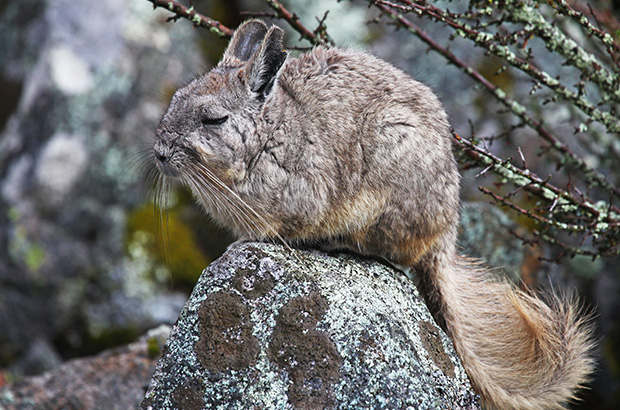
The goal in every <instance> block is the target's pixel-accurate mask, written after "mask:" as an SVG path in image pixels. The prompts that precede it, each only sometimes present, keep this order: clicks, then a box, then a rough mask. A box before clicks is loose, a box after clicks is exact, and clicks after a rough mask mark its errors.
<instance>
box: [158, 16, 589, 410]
mask: <svg viewBox="0 0 620 410" xmlns="http://www.w3.org/2000/svg"><path fill="white" fill-rule="evenodd" d="M154 153H155V155H156V157H157V164H158V166H159V168H160V170H161V171H162V173H163V174H165V175H167V176H173V177H180V178H181V179H182V180H183V181H184V182H185V183H187V185H188V186H189V187H190V188H191V189H192V191H193V192H194V194H195V196H196V197H197V199H198V200H199V201H200V203H201V204H202V205H203V206H204V208H205V209H206V210H207V212H208V213H209V214H210V215H211V216H212V217H213V218H214V219H215V220H216V221H218V222H219V223H221V224H222V225H223V226H225V227H227V228H230V229H231V230H233V231H234V232H235V233H236V234H237V235H238V236H239V237H240V238H242V239H268V238H279V239H282V240H285V241H287V242H291V243H297V242H304V243H315V244H320V245H322V246H327V247H340V248H342V247H344V248H348V249H351V250H353V251H356V252H359V253H362V254H366V255H377V256H381V257H384V258H386V259H388V260H390V261H393V262H395V263H398V264H401V265H406V266H409V267H411V268H412V269H413V270H414V271H415V272H416V275H417V276H418V277H419V278H420V282H421V283H420V285H421V288H422V290H423V291H424V293H425V294H426V297H427V300H428V303H429V306H430V307H431V308H434V310H435V314H436V317H437V319H438V321H439V322H440V323H441V324H442V325H443V326H444V328H445V329H446V330H447V332H448V333H449V334H450V336H451V337H452V339H453V341H454V344H455V346H456V348H457V351H458V353H459V355H460V357H461V359H462V361H463V364H464V366H465V368H466V369H467V372H468V374H469V376H470V378H471V380H472V382H473V384H474V386H475V388H476V389H477V390H478V392H479V393H480V394H481V396H482V397H483V399H484V400H485V403H487V404H488V405H491V406H495V407H497V408H500V409H511V408H514V409H541V408H550V409H551V408H558V407H560V405H561V403H562V402H563V401H565V400H567V399H569V398H570V397H572V394H573V391H574V390H575V389H576V388H577V387H578V386H579V385H580V384H581V383H583V382H584V380H585V378H586V375H587V374H588V373H589V372H590V370H591V361H590V359H589V356H588V350H589V347H590V342H589V332H588V330H587V329H586V328H585V327H584V326H583V324H582V321H581V320H580V319H579V317H578V314H577V309H576V307H575V303H574V301H572V300H560V299H559V298H557V297H552V298H551V301H550V304H545V303H543V302H542V301H541V300H540V299H538V298H536V297H534V296H530V295H527V294H525V293H524V292H522V291H520V290H518V289H516V288H515V287H514V286H513V285H509V284H507V283H503V282H497V281H494V280H492V279H491V277H492V276H491V275H490V274H489V273H488V272H487V271H485V270H484V269H482V268H480V267H477V266H471V265H469V264H468V263H466V262H463V261H462V259H461V258H460V257H459V256H458V255H457V252H456V249H455V243H456V232H455V230H456V226H457V223H458V207H459V200H458V196H459V174H458V170H457V167H456V163H455V160H454V157H453V154H452V151H451V137H450V131H449V124H448V120H447V116H446V114H445V112H444V110H443V108H442V107H441V104H440V102H439V101H438V99H437V97H436V96H435V95H434V94H433V92H432V91H431V90H430V89H429V88H428V87H427V86H425V85H423V84H421V83H419V82H417V81H415V80H413V79H412V78H411V77H409V76H408V75H406V74H405V73H403V72H402V71H400V70H397V69H396V68H394V67H392V66H391V65H389V64H387V63H385V62H383V61H381V60H379V59H377V58H375V57H373V56H371V55H369V54H366V53H362V52H356V51H347V50H341V49H324V48H321V47H317V48H315V49H313V50H312V51H311V52H309V53H306V54H303V55H301V56H300V57H299V58H291V57H288V56H287V55H286V53H284V52H283V51H282V31H281V30H280V29H278V28H277V27H271V28H268V27H267V26H266V25H265V24H264V23H262V22H260V21H256V20H254V21H250V22H247V23H245V24H244V25H242V26H241V27H240V28H239V29H238V30H237V32H236V33H235V36H234V37H233V39H232V40H231V43H230V45H229V47H228V49H227V50H226V53H225V55H224V57H223V58H222V61H221V62H220V64H219V65H218V66H217V67H215V68H214V69H213V70H212V71H210V72H209V73H207V74H205V75H204V76H202V77H200V78H197V79H196V80H194V81H192V82H191V83H190V84H189V85H187V86H186V87H184V88H182V89H180V90H178V91H177V92H176V94H175V95H174V97H173V99H172V102H171V104H170V107H169V108H168V111H167V112H166V114H165V115H164V117H163V119H162V121H161V124H160V126H159V128H158V131H157V138H156V142H155V145H154Z"/></svg>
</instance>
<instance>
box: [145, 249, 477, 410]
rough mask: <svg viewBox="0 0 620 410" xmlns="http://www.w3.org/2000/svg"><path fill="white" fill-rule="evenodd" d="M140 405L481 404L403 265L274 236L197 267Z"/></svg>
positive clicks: (306, 407)
mask: <svg viewBox="0 0 620 410" xmlns="http://www.w3.org/2000/svg"><path fill="white" fill-rule="evenodd" d="M141 408H142V409H173V408H176V409H203V408H204V409H244V410H247V409H304V410H312V409H332V408H333V409H446V408H450V409H478V408H479V406H478V404H477V398H476V396H475V395H474V393H473V392H472V390H471V388H470V385H469V382H468V379H467V376H466V374H465V371H464V370H463V368H462V366H461V364H460V363H459V360H458V358H457V356H456V354H455V352H454V348H453V346H452V343H451V342H450V340H449V338H448V337H447V336H446V335H445V334H444V333H443V332H442V331H441V330H440V329H439V328H438V327H437V325H436V324H435V323H434V321H433V319H432V318H431V315H430V314H429V312H428V310H427V308H426V306H425V304H424V302H423V301H422V300H421V299H420V296H419V295H418V292H417V290H416V289H415V287H414V286H413V285H412V283H411V281H409V280H408V279H407V278H406V277H405V275H404V274H403V273H402V272H400V271H397V270H395V269H392V268H389V267H387V266H385V265H383V264H381V263H379V262H377V261H373V260H365V259H361V258H359V257H356V256H352V255H339V256H338V257H332V256H328V255H325V254H323V253H320V252H316V251H300V250H291V249H288V248H286V247H283V246H279V245H271V244H263V243H245V244H240V245H236V246H234V247H233V248H231V249H230V250H229V251H228V252H227V253H226V254H224V256H222V257H221V258H220V259H218V260H217V261H216V262H214V263H213V264H211V265H210V266H209V267H208V268H207V269H206V270H205V271H204V272H203V274H202V276H201V278H200V280H199V281H198V283H197V285H196V287H195V288H194V291H193V293H192V295H191V297H190V299H189V301H188V302H187V304H186V306H185V308H184V310H183V312H182V313H181V316H180V317H179V320H178V322H177V324H176V325H175V326H174V328H173V329H172V332H171V335H170V337H169V339H168V341H167V343H166V347H165V348H164V353H163V356H162V358H161V359H160V361H159V364H158V366H157V369H156V371H155V374H154V376H153V379H152V380H151V384H150V386H149V389H148V392H147V394H146V396H145V399H144V401H143V402H142V405H141Z"/></svg>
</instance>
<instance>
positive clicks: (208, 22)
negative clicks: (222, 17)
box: [147, 0, 233, 37]
mask: <svg viewBox="0 0 620 410" xmlns="http://www.w3.org/2000/svg"><path fill="white" fill-rule="evenodd" d="M147 1H150V2H151V3H153V8H157V7H161V8H164V9H166V10H168V11H171V12H173V13H174V14H175V15H174V16H173V17H170V18H168V21H176V20H178V19H179V18H185V19H188V20H189V21H191V22H192V23H194V26H196V27H204V28H206V29H209V31H211V32H212V33H213V34H215V35H217V36H219V37H230V36H232V33H233V30H231V29H229V28H228V27H226V26H224V25H223V24H222V23H220V22H219V21H217V20H213V19H211V18H209V17H206V16H203V15H202V14H200V13H197V12H196V10H194V6H192V7H189V8H187V7H185V6H183V5H182V4H179V3H178V2H176V1H165V0H147Z"/></svg>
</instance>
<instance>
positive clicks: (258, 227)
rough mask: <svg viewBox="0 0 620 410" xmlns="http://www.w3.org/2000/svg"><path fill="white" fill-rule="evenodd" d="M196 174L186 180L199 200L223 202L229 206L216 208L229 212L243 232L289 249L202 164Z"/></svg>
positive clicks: (256, 212)
mask: <svg viewBox="0 0 620 410" xmlns="http://www.w3.org/2000/svg"><path fill="white" fill-rule="evenodd" d="M198 167H199V168H198V172H196V173H195V174H190V175H186V176H187V179H188V180H191V181H192V183H193V184H195V185H197V186H195V188H201V187H202V188H203V189H202V190H201V189H194V192H196V193H197V194H198V195H201V199H203V200H206V201H208V202H214V201H217V202H218V203H217V205H219V206H221V205H226V204H222V200H225V201H226V203H227V204H228V205H229V206H225V207H223V208H218V209H220V210H222V211H224V212H230V216H231V217H233V218H234V219H235V220H237V221H238V222H239V223H240V224H241V225H242V226H243V227H244V228H245V230H246V231H247V232H248V233H249V234H250V235H252V236H254V237H255V238H256V239H270V238H272V237H274V238H276V239H278V240H279V241H280V242H281V243H282V244H283V245H284V246H285V247H286V248H287V249H289V250H291V247H290V246H289V244H288V243H287V241H286V240H285V239H284V238H283V237H282V236H281V235H280V234H279V233H278V232H277V230H276V229H274V227H273V226H272V225H271V224H270V223H269V221H267V219H266V218H265V217H263V216H262V215H261V214H260V213H259V212H258V211H257V210H255V209H254V208H252V207H251V206H250V205H248V203H247V202H245V201H244V200H243V199H242V198H241V197H240V196H239V195H238V194H237V193H236V192H235V191H233V190H232V189H231V188H230V187H229V186H228V185H226V184H225V183H224V182H223V181H222V180H221V179H220V178H219V177H218V176H217V175H215V174H214V173H213V172H212V171H211V170H210V169H209V168H207V167H206V166H205V165H204V164H198ZM207 192H208V193H210V194H211V195H210V196H209V198H203V195H204V193H207Z"/></svg>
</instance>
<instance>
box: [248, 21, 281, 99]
mask: <svg viewBox="0 0 620 410" xmlns="http://www.w3.org/2000/svg"><path fill="white" fill-rule="evenodd" d="M283 37H284V32H283V31H282V29H280V28H279V27H276V26H273V27H271V28H270V29H269V31H268V32H267V35H266V36H265V39H264V40H263V43H262V44H261V46H260V48H259V49H258V51H257V52H256V53H254V55H253V56H252V59H251V60H250V61H248V63H247V65H246V76H247V77H246V80H247V83H248V85H249V87H250V89H251V90H252V91H254V92H256V93H260V94H262V95H264V96H266V95H268V94H269V93H270V92H271V89H272V88H273V84H274V83H275V80H276V78H277V77H278V72H279V71H280V69H281V68H282V65H283V64H284V61H286V57H287V55H288V54H287V53H286V51H284V47H283V45H282V38H283Z"/></svg>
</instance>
